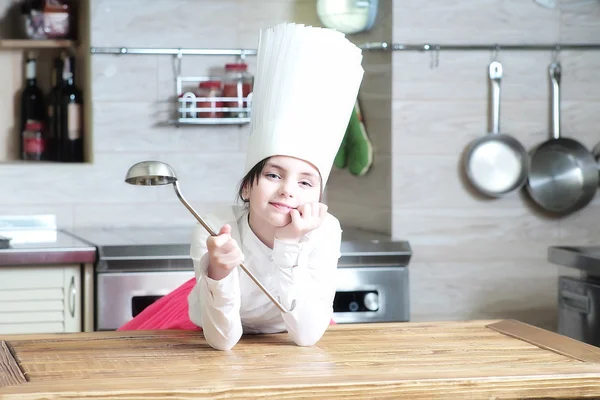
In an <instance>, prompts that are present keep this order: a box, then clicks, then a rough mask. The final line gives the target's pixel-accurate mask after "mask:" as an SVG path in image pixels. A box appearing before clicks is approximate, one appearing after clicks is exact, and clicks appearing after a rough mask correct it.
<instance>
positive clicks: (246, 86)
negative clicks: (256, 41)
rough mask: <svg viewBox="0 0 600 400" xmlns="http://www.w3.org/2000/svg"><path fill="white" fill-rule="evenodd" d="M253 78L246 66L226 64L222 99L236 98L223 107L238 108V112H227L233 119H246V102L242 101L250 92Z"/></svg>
mask: <svg viewBox="0 0 600 400" xmlns="http://www.w3.org/2000/svg"><path fill="white" fill-rule="evenodd" d="M253 83H254V77H253V76H252V75H251V74H250V73H248V64H244V63H239V64H226V65H225V78H224V79H223V97H231V98H234V97H235V98H237V100H235V101H234V100H228V101H225V107H231V108H239V109H240V110H238V111H228V112H227V115H228V116H229V117H233V118H246V117H248V102H247V101H244V100H245V99H246V98H247V97H248V95H249V94H250V93H251V92H252V85H253Z"/></svg>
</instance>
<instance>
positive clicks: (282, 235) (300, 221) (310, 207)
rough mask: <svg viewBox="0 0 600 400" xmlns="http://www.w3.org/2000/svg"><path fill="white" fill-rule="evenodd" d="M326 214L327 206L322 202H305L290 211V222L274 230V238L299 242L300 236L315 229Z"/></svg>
mask: <svg viewBox="0 0 600 400" xmlns="http://www.w3.org/2000/svg"><path fill="white" fill-rule="evenodd" d="M326 214H327V206H326V205H325V204H323V203H319V202H314V203H306V204H303V205H301V206H300V207H298V208H297V209H293V210H292V211H290V217H291V218H292V219H291V222H290V223H289V224H287V225H286V226H284V227H281V228H277V229H276V230H275V239H278V240H282V241H285V242H296V243H297V242H299V241H300V238H302V236H304V235H306V234H307V233H308V232H310V231H312V230H314V229H317V228H318V227H319V226H321V224H322V223H323V220H324V219H325V215H326Z"/></svg>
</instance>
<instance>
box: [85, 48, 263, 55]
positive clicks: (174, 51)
mask: <svg viewBox="0 0 600 400" xmlns="http://www.w3.org/2000/svg"><path fill="white" fill-rule="evenodd" d="M90 53H92V54H141V55H174V56H183V55H196V56H240V57H244V56H254V55H256V50H253V49H178V48H160V49H154V48H128V47H92V48H90Z"/></svg>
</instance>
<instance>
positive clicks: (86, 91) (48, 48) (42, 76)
mask: <svg viewBox="0 0 600 400" xmlns="http://www.w3.org/2000/svg"><path fill="white" fill-rule="evenodd" d="M13 2H14V3H18V0H13ZM89 3H90V0H79V1H77V2H75V3H74V4H77V7H76V9H77V37H76V40H63V39H57V40H50V39H48V40H30V39H24V38H16V37H11V36H10V35H15V36H16V35H17V33H18V26H16V24H17V19H15V21H14V22H13V25H15V26H13V27H12V29H7V31H8V32H7V33H5V34H4V36H1V37H0V71H3V73H2V74H0V87H2V89H3V90H2V91H1V92H0V163H2V164H4V165H6V164H19V165H21V164H27V165H32V166H35V167H37V168H45V167H47V165H48V162H39V161H21V160H20V159H19V158H20V155H19V148H20V137H19V130H20V127H19V125H20V123H19V120H20V110H19V101H18V100H17V99H19V98H20V95H21V91H22V89H23V86H24V83H25V65H24V64H25V59H26V57H27V53H28V52H30V51H32V52H34V53H35V55H36V59H37V66H36V72H37V74H36V75H37V81H38V86H39V87H40V89H41V90H42V92H43V93H44V94H45V95H46V96H47V95H48V94H49V92H50V89H51V86H52V83H51V81H52V78H51V75H52V66H53V60H54V58H56V57H58V56H59V55H60V53H61V51H65V50H66V51H67V52H68V53H70V54H72V55H73V56H74V57H75V68H76V71H75V83H76V85H77V86H78V87H79V88H80V89H81V91H82V92H83V109H82V119H83V121H82V123H83V146H84V151H83V153H84V163H89V162H91V161H92V153H93V152H92V129H91V128H92V124H91V118H92V112H91V94H90V90H91V89H90V88H91V85H90V32H89V31H90V23H89V21H90V18H89V8H90V5H89ZM1 12H2V10H1V9H0V13H1ZM19 21H20V19H19ZM78 164H81V163H78ZM0 168H1V167H0Z"/></svg>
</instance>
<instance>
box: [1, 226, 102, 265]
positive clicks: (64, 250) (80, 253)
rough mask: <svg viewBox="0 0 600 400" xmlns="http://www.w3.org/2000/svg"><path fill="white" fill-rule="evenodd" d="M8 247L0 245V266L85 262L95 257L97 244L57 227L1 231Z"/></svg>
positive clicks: (92, 260) (91, 261)
mask: <svg viewBox="0 0 600 400" xmlns="http://www.w3.org/2000/svg"><path fill="white" fill-rule="evenodd" d="M0 234H1V235H2V236H6V237H9V238H11V241H10V247H8V248H6V249H0V267H2V266H23V265H28V266H29V265H36V266H44V265H47V266H53V265H57V264H62V265H64V264H86V263H94V261H95V260H96V247H95V246H93V245H92V244H90V243H88V242H86V241H83V240H81V239H79V238H76V237H74V236H73V235H70V234H69V233H68V232H66V231H63V230H60V229H47V230H39V229H38V230H32V231H27V230H22V231H13V232H10V233H2V232H0Z"/></svg>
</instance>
